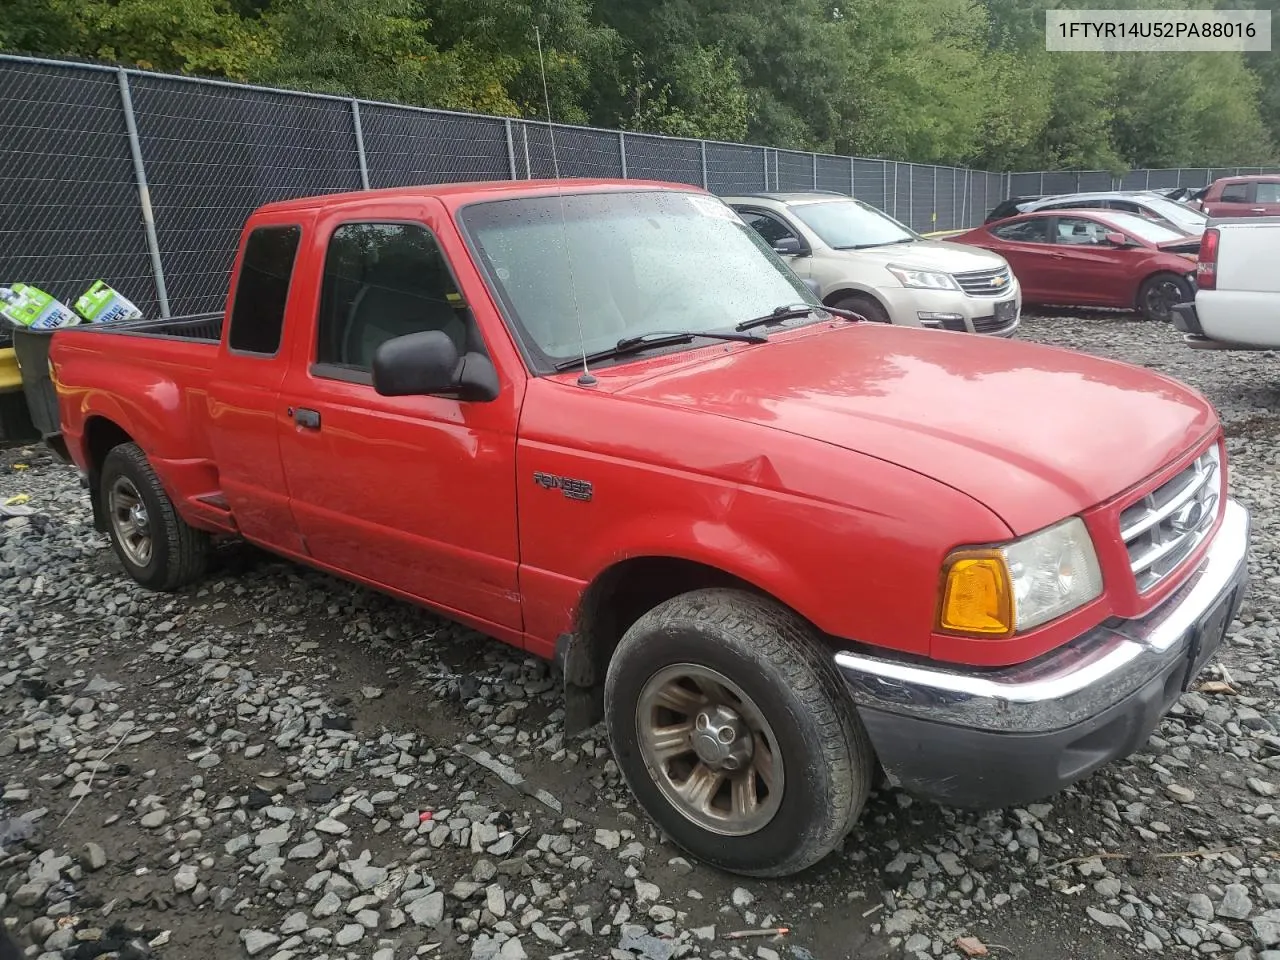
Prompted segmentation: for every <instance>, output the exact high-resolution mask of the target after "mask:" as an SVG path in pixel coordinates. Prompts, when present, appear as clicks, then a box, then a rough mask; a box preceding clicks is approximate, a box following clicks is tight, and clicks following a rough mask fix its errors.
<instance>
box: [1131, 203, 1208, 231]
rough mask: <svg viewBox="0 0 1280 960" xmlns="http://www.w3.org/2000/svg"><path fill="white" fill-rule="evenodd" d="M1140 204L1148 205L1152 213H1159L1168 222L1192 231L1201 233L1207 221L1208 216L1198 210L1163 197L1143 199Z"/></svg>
mask: <svg viewBox="0 0 1280 960" xmlns="http://www.w3.org/2000/svg"><path fill="white" fill-rule="evenodd" d="M1142 205H1143V206H1144V207H1150V208H1151V211H1152V212H1153V213H1157V214H1159V215H1160V216H1162V217H1164V218H1165V219H1166V220H1168V221H1169V222H1170V223H1176V224H1177V225H1178V226H1180V227H1184V228H1185V229H1187V230H1190V231H1192V232H1193V233H1203V232H1204V228H1205V225H1206V224H1207V223H1208V222H1209V218H1208V217H1207V216H1205V215H1204V214H1203V213H1201V212H1200V211H1199V210H1192V209H1191V208H1190V207H1188V206H1187V205H1186V204H1183V203H1178V202H1177V201H1174V200H1166V199H1165V198H1164V197H1152V198H1150V199H1149V200H1143V201H1142Z"/></svg>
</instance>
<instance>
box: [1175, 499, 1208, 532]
mask: <svg viewBox="0 0 1280 960" xmlns="http://www.w3.org/2000/svg"><path fill="white" fill-rule="evenodd" d="M1203 519H1204V504H1203V503H1201V502H1200V501H1199V500H1192V501H1191V502H1190V503H1185V504H1183V505H1182V506H1181V507H1179V508H1178V509H1177V510H1175V511H1174V512H1173V514H1172V515H1171V516H1170V517H1169V526H1170V527H1172V528H1173V531H1174V533H1191V532H1192V531H1193V530H1195V529H1196V528H1197V527H1199V526H1200V521H1201V520H1203Z"/></svg>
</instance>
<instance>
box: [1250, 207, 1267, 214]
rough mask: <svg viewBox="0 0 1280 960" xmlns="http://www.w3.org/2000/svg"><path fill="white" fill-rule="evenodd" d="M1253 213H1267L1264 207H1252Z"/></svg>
mask: <svg viewBox="0 0 1280 960" xmlns="http://www.w3.org/2000/svg"><path fill="white" fill-rule="evenodd" d="M1253 212H1254V213H1266V212H1267V208H1266V207H1254V208H1253Z"/></svg>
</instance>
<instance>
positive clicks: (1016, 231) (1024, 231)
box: [991, 217, 1049, 243]
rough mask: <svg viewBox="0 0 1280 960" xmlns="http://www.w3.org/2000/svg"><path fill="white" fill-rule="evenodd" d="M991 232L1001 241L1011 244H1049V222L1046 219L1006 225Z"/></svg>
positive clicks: (1039, 218) (1037, 218)
mask: <svg viewBox="0 0 1280 960" xmlns="http://www.w3.org/2000/svg"><path fill="white" fill-rule="evenodd" d="M991 232H992V233H994V234H995V235H996V236H997V237H999V238H1000V239H1001V240H1008V241H1009V242H1011V243H1048V242H1049V220H1048V218H1046V217H1036V218H1035V219H1033V220H1022V221H1019V222H1018V223H1006V224H1004V225H1003V226H999V227H996V228H995V229H994V230H992V231H991Z"/></svg>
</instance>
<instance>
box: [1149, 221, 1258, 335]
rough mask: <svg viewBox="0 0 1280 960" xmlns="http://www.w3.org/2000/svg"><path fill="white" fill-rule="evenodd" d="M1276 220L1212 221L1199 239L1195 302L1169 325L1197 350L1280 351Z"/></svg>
mask: <svg viewBox="0 0 1280 960" xmlns="http://www.w3.org/2000/svg"><path fill="white" fill-rule="evenodd" d="M1277 263H1280V217H1250V218H1247V219H1243V218H1242V219H1232V220H1210V221H1209V224H1208V228H1207V229H1206V230H1205V232H1204V236H1203V237H1202V238H1201V240H1200V255H1199V262H1198V263H1197V265H1196V295H1195V299H1194V300H1191V301H1188V302H1186V303H1179V304H1175V305H1174V307H1173V325H1174V326H1175V327H1177V328H1178V329H1179V330H1181V331H1182V333H1183V334H1184V339H1185V340H1186V342H1187V345H1188V346H1190V347H1193V348H1195V349H1197V350H1274V349H1280V270H1277V269H1276V265H1277Z"/></svg>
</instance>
